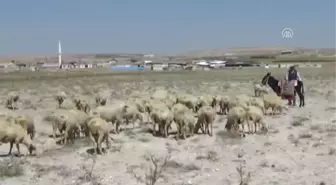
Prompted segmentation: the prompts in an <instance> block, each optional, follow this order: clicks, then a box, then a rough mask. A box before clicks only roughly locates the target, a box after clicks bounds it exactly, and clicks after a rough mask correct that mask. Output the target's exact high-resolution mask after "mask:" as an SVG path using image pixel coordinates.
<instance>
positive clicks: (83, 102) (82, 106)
mask: <svg viewBox="0 0 336 185" xmlns="http://www.w3.org/2000/svg"><path fill="white" fill-rule="evenodd" d="M73 101H74V103H75V105H76V107H77V109H78V110H81V111H84V112H85V113H89V111H90V109H91V106H90V102H89V98H88V97H84V96H76V97H75V98H74V99H73Z"/></svg>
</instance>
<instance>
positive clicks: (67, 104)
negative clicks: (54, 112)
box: [58, 99, 76, 109]
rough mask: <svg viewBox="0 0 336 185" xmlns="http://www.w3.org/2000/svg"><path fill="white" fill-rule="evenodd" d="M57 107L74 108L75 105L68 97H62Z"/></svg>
mask: <svg viewBox="0 0 336 185" xmlns="http://www.w3.org/2000/svg"><path fill="white" fill-rule="evenodd" d="M58 108H59V109H76V105H75V104H74V102H73V101H71V100H70V99H64V100H63V101H62V103H61V104H59V105H58Z"/></svg>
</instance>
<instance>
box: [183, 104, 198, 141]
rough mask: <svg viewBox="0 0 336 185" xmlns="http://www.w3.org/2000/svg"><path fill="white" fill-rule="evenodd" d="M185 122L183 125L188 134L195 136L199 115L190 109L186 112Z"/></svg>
mask: <svg viewBox="0 0 336 185" xmlns="http://www.w3.org/2000/svg"><path fill="white" fill-rule="evenodd" d="M183 122H184V123H183V125H184V126H185V128H186V129H185V130H186V134H188V135H189V136H190V137H192V136H194V133H195V131H196V124H197V115H195V114H194V113H193V112H190V111H189V112H186V113H184V117H183ZM183 137H184V138H185V136H183Z"/></svg>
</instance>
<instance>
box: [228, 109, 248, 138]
mask: <svg viewBox="0 0 336 185" xmlns="http://www.w3.org/2000/svg"><path fill="white" fill-rule="evenodd" d="M245 121H246V110H245V108H243V107H240V106H235V107H233V108H231V109H230V110H229V112H228V115H227V121H226V125H225V128H226V129H227V130H228V131H230V132H232V130H234V132H235V133H237V132H238V131H239V125H242V131H243V136H245V132H244V130H245V129H244V122H245Z"/></svg>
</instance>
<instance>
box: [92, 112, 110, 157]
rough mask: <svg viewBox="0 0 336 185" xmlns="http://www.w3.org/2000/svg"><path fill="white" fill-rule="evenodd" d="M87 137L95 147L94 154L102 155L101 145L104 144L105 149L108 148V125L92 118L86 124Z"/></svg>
mask: <svg viewBox="0 0 336 185" xmlns="http://www.w3.org/2000/svg"><path fill="white" fill-rule="evenodd" d="M87 125H88V130H89V136H90V139H91V141H92V142H93V143H94V145H95V152H96V153H102V148H101V143H102V142H104V140H105V142H106V147H107V148H110V142H109V129H108V123H107V122H106V121H105V120H104V119H101V118H100V117H94V118H92V119H90V120H89V121H88V123H87Z"/></svg>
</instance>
